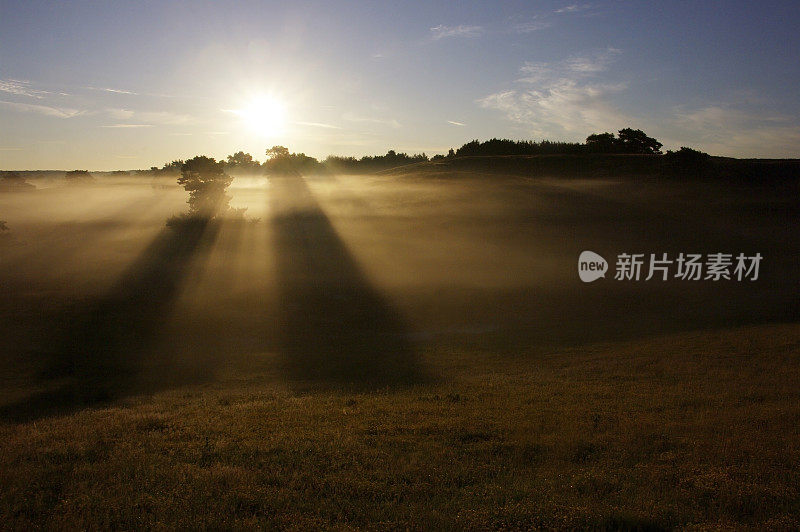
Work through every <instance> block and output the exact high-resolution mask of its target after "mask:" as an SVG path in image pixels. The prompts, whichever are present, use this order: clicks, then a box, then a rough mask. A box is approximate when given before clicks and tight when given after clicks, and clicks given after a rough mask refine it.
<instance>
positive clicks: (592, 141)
mask: <svg viewBox="0 0 800 532" xmlns="http://www.w3.org/2000/svg"><path fill="white" fill-rule="evenodd" d="M662 147H663V144H661V142H659V141H658V140H656V139H655V138H652V137H649V136H648V135H647V134H646V133H645V132H644V131H642V130H640V129H632V128H624V129H620V130H619V131H618V132H617V133H616V134H614V133H609V132H605V133H592V134H591V135H589V136H588V137H586V142H583V143H580V142H560V141H550V140H542V141H532V140H511V139H498V138H493V139H490V140H486V141H479V140H472V141H469V142H467V143H465V144H463V145H462V146H461V147H460V148H458V149H452V148H451V149H450V150H449V151H448V153H447V155H442V154H440V155H434V156H433V157H428V155H427V154H425V153H424V152H423V153H418V154H411V155H409V154H408V153H403V152H397V151H395V150H388V151H387V152H386V154H385V155H365V156H363V157H361V158H356V157H347V156H339V155H329V156H328V157H326V158H325V159H324V160H322V161H319V160H317V159H316V158H314V157H311V156H309V155H306V154H305V153H294V152H291V151H290V150H289V149H288V148H286V147H285V146H273V147H271V148H269V149H267V150H266V151H265V153H264V155H265V159H264V162H260V161H258V160H256V159H255V158H253V156H252V155H251V154H249V153H245V152H243V151H239V152H236V153H234V154H232V155H228V157H227V158H226V159H225V160H220V161H219V164H221V165H222V167H223V168H224V169H225V170H226V171H234V172H239V173H253V174H261V173H275V174H281V173H310V172H319V171H330V172H350V173H369V172H376V171H380V170H385V169H388V168H395V167H398V166H404V165H408V164H414V163H422V162H428V161H441V160H446V159H450V158H453V157H475V156H509V155H576V154H636V155H662V152H661V148H662ZM676 153H677V154H680V155H679V156H678V159H684V158H687V157H689V158H697V157H699V156H706V157H707V155H706V154H703V153H701V152H698V151H696V150H691V149H689V148H681V150H680V152H671V151H668V152H667V153H666V154H665V155H666V156H668V158H670V157H675V154H676ZM183 164H184V161H183V160H175V161H171V162H169V163H166V164H164V166H162V167H161V168H158V167H155V166H154V167H152V168H151V169H150V170H149V173H152V174H156V175H158V174H177V173H180V171H181V168H182V166H183ZM145 172H148V171H145Z"/></svg>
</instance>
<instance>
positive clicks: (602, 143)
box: [586, 133, 619, 153]
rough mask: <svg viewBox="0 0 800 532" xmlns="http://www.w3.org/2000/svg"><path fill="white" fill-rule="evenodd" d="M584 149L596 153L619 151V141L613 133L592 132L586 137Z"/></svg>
mask: <svg viewBox="0 0 800 532" xmlns="http://www.w3.org/2000/svg"><path fill="white" fill-rule="evenodd" d="M586 149H588V150H589V151H590V152H596V153H614V152H615V151H619V141H618V140H617V139H616V138H615V137H614V134H613V133H593V134H591V135H589V136H588V137H586Z"/></svg>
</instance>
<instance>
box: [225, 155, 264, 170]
mask: <svg viewBox="0 0 800 532" xmlns="http://www.w3.org/2000/svg"><path fill="white" fill-rule="evenodd" d="M225 168H226V169H228V170H237V171H239V172H250V173H256V172H260V170H261V163H259V162H258V161H256V160H255V159H253V156H252V155H250V154H249V153H245V152H243V151H237V152H236V153H234V154H233V155H228V159H227V160H226V161H225Z"/></svg>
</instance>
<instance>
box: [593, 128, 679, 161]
mask: <svg viewBox="0 0 800 532" xmlns="http://www.w3.org/2000/svg"><path fill="white" fill-rule="evenodd" d="M587 140H588V139H587ZM619 142H620V143H621V145H622V150H623V152H624V153H650V154H660V153H661V147H662V146H663V144H661V143H660V142H658V141H657V140H656V139H654V138H652V137H648V136H647V135H645V133H644V131H642V130H641V129H631V128H629V127H626V128H625V129H620V130H619Z"/></svg>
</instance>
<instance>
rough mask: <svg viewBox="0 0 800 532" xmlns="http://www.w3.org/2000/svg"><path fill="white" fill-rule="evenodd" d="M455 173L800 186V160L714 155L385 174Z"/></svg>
mask: <svg viewBox="0 0 800 532" xmlns="http://www.w3.org/2000/svg"><path fill="white" fill-rule="evenodd" d="M452 172H480V173H485V174H506V175H524V176H530V177H563V178H573V179H582V178H609V177H636V178H641V177H661V178H670V179H678V180H685V179H702V180H722V181H735V182H741V183H749V184H759V183H766V184H769V185H770V186H773V185H775V184H776V183H778V184H781V183H782V184H790V185H791V186H794V187H796V186H797V184H798V182H800V160H798V159H732V158H728V157H709V158H707V159H704V160H702V161H699V162H698V161H692V160H688V161H687V160H682V159H680V158H678V159H675V158H673V159H670V157H669V156H661V155H618V154H612V155H604V154H570V155H507V156H471V157H454V158H450V159H441V160H438V161H430V162H425V163H417V164H413V165H408V166H403V167H398V168H393V169H391V170H386V171H384V172H382V173H385V174H387V175H397V174H403V173H425V174H428V175H440V176H447V175H452Z"/></svg>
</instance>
